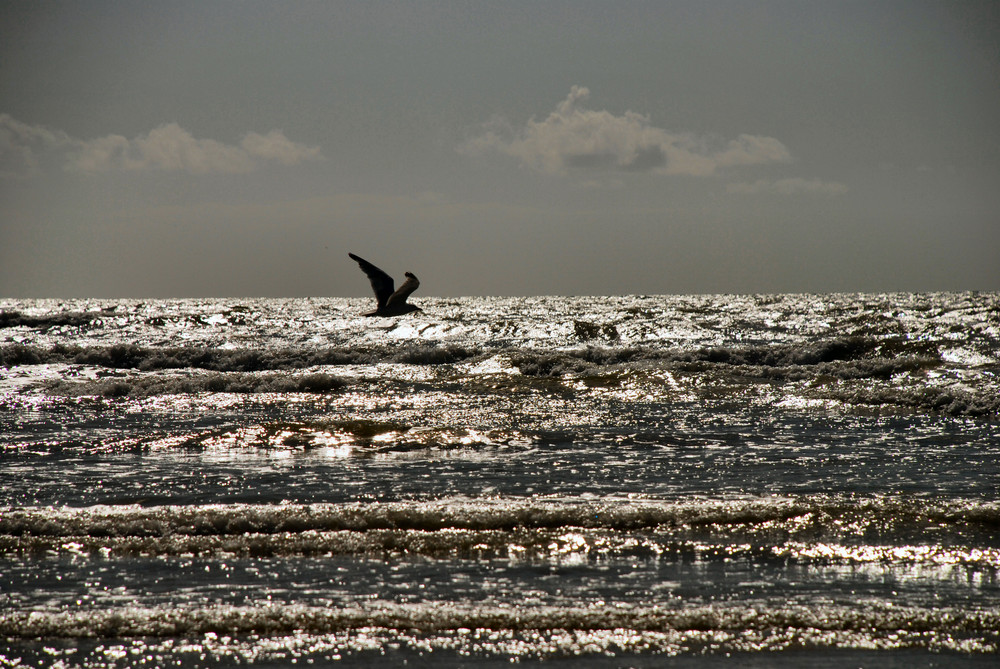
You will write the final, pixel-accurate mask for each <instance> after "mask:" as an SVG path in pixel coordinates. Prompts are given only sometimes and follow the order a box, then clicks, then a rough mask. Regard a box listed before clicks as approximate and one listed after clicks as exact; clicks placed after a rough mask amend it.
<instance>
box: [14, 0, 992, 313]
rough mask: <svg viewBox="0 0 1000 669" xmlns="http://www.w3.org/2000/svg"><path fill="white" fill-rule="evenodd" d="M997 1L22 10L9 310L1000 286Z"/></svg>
mask: <svg viewBox="0 0 1000 669" xmlns="http://www.w3.org/2000/svg"><path fill="white" fill-rule="evenodd" d="M998 7H1000V4H998V3H995V2H991V1H989V0H987V1H985V2H945V1H943V0H942V1H933V2H921V1H918V0H906V1H904V2H886V1H878V0H874V1H873V0H864V1H862V2H843V1H839V0H838V1H829V2H806V1H802V0H796V1H793V2H750V1H743V0H740V1H738V2H722V1H716V0H695V1H692V2H642V3H633V2H622V1H616V2H583V1H574V2H565V3H564V2H536V1H529V2H517V1H503V2H485V1H482V2H480V1H477V2H461V3H459V2H402V3H389V2H371V1H369V0H365V1H362V2H335V3H328V2H308V3H307V2H254V1H242V2H215V1H213V0H197V1H195V2H175V1H171V2H143V1H136V2H98V1H88V2H76V1H74V2H35V1H30V2H13V1H9V0H7V1H5V2H3V3H2V4H0V296H3V297H188V296H194V297H197V296H232V297H241V296H289V297H294V296H361V295H366V294H368V292H369V288H368V285H367V281H366V279H365V277H364V275H363V274H361V272H360V271H359V270H358V268H357V266H356V265H355V264H354V263H353V262H351V261H350V260H349V259H348V258H347V252H348V251H353V252H355V253H357V254H359V255H361V256H363V257H365V258H367V259H368V260H370V261H372V262H374V263H375V264H376V265H379V266H380V267H382V268H383V269H385V270H386V271H388V272H389V273H390V274H392V275H394V276H396V277H397V281H399V280H401V278H402V273H403V272H404V271H406V270H409V271H412V272H414V273H416V274H417V276H419V277H420V280H421V283H422V285H421V288H420V292H419V293H417V295H416V296H415V298H418V297H419V296H420V295H439V296H458V295H538V294H594V295H602V294H609V295H610V294H625V293H642V294H657V293H722V292H725V293H759V292H834V291H890V290H893V291H894V290H903V291H927V290H1000V47H998V44H1000V9H998ZM417 301H419V300H417Z"/></svg>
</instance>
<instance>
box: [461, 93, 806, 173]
mask: <svg viewBox="0 0 1000 669" xmlns="http://www.w3.org/2000/svg"><path fill="white" fill-rule="evenodd" d="M589 95H590V91H589V90H588V89H587V88H584V87H582V86H573V88H572V89H571V90H570V93H569V96H568V97H567V98H566V99H565V100H563V101H562V102H560V103H559V104H558V105H557V106H556V109H555V111H553V112H552V113H551V114H549V115H548V117H546V118H545V120H543V121H536V120H534V119H531V120H529V121H528V122H527V123H526V124H525V125H524V126H523V127H520V128H512V127H511V126H510V125H509V124H507V123H506V122H504V121H502V120H495V121H493V122H492V123H490V124H487V126H486V127H485V129H484V132H483V134H481V135H479V136H477V137H474V138H472V139H471V140H469V141H467V142H465V143H464V144H463V145H462V146H461V147H460V149H459V150H460V151H461V152H462V153H465V154H468V155H481V154H484V153H490V152H498V153H502V154H505V155H508V156H512V157H514V158H517V159H518V160H519V161H520V163H521V164H522V165H524V166H525V167H528V168H530V169H534V170H537V171H539V172H543V173H547V174H567V173H569V172H573V171H578V170H580V171H583V170H586V171H598V170H600V171H612V172H652V173H656V174H665V175H675V174H684V175H691V176H707V175H711V174H713V173H715V172H716V171H717V170H719V169H723V168H728V167H735V166H740V165H761V164H766V163H783V162H789V161H790V160H791V154H790V153H789V152H788V149H787V148H785V146H784V145H783V144H782V143H781V142H780V141H778V140H777V139H774V138H773V137H763V136H759V135H746V134H744V135H740V136H739V137H737V138H736V139H733V140H729V141H724V140H719V139H716V138H712V137H703V136H698V135H695V134H692V133H680V132H671V131H668V130H664V129H662V128H657V127H656V126H654V125H652V124H651V122H650V119H649V117H648V116H645V115H642V114H637V113H635V112H631V111H627V112H625V113H624V114H622V115H621V116H616V115H614V114H612V113H611V112H608V111H595V110H592V109H585V108H583V107H581V106H580V102H582V101H584V100H586V99H587V97H588V96H589Z"/></svg>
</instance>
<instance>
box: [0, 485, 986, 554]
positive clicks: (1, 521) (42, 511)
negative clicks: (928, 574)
mask: <svg viewBox="0 0 1000 669" xmlns="http://www.w3.org/2000/svg"><path fill="white" fill-rule="evenodd" d="M998 528H1000V504H997V503H973V502H962V503H958V502H947V503H934V502H921V503H914V502H913V501H911V500H903V499H870V500H864V501H850V500H838V499H825V498H799V499H792V498H789V499H784V498H782V499H761V500H743V501H721V500H719V501H711V500H702V501H691V502H658V501H641V502H640V501H590V502H582V501H580V502H574V501H565V500H563V501H556V500H537V499H532V500H519V499H506V500H442V501H435V502H393V503H361V502H357V503H349V504H315V505H292V504H281V505H242V504H236V505H210V506H191V507H177V506H171V507H149V508H145V507H141V506H124V507H106V506H98V507H86V508H63V509H51V508H8V509H3V510H0V552H2V553H23V554H38V553H48V554H52V553H60V552H66V553H77V554H81V553H86V554H116V555H118V554H120V555H135V554H141V555H182V554H198V555H223V554H228V555H244V556H253V557H261V556H275V555H331V554H355V553H356V554H364V553H384V552H399V553H407V554H424V555H430V556H436V555H451V556H454V555H459V556H462V555H466V556H468V555H480V556H481V555H484V554H490V555H498V554H499V555H505V556H512V555H516V556H518V557H530V556H543V557H544V556H551V555H559V554H567V553H576V554H590V555H594V556H597V555H612V554H635V555H646V556H648V557H659V558H664V557H666V558H669V557H674V558H676V557H679V556H684V555H687V556H698V557H701V558H713V557H720V558H727V559H732V558H734V557H736V556H738V555H745V556H756V557H768V556H770V557H773V558H781V559H786V558H792V557H794V558H797V559H816V560H820V559H822V560H842V561H847V562H866V561H872V560H876V559H877V560H884V561H902V562H913V563H918V562H926V563H929V564H966V565H973V566H978V567H983V568H1000V543H998V542H997V541H996V540H995V539H996V536H998V535H997V530H998ZM929 532H933V535H934V536H935V539H936V540H937V542H938V543H937V544H934V545H928V544H926V543H925V540H926V535H927V533H929ZM890 536H891V537H892V538H893V539H892V542H890V543H889V544H883V543H882V541H884V538H886V537H890ZM909 539H914V540H916V541H924V543H923V544H921V545H910V544H907V543H902V544H900V543H899V542H900V541H903V542H906V541H907V540H909ZM945 540H947V541H945ZM948 542H952V543H948ZM970 542H973V543H975V542H978V544H977V545H978V548H977V549H975V551H970V550H968V549H966V548H963V546H964V545H971V544H970Z"/></svg>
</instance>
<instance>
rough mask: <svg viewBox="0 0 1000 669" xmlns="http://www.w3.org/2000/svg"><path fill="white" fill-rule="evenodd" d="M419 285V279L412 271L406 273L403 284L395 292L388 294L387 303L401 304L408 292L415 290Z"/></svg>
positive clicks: (408, 294)
mask: <svg viewBox="0 0 1000 669" xmlns="http://www.w3.org/2000/svg"><path fill="white" fill-rule="evenodd" d="M419 287H420V280H419V279H417V276H416V275H415V274H414V273H413V272H407V273H406V281H404V282H403V285H402V286H400V287H399V290H397V291H396V292H395V293H393V294H392V295H390V296H389V302H388V303H389V304H402V303H403V302H406V298H408V297H409V296H410V293H412V292H413V291H415V290H416V289H417V288H419Z"/></svg>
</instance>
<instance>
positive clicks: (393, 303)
mask: <svg viewBox="0 0 1000 669" xmlns="http://www.w3.org/2000/svg"><path fill="white" fill-rule="evenodd" d="M347 255H349V256H351V259H352V260H354V261H355V262H357V263H358V265H360V266H361V269H362V270H363V271H364V273H365V274H367V275H368V280H369V281H371V283H372V290H374V291H375V304H376V308H375V311H369V312H368V313H366V314H363V315H365V316H402V315H403V314H408V313H410V312H411V311H420V307H417V306H414V305H412V304H410V303H409V302H407V301H406V298H407V297H409V296H410V293H412V292H413V291H415V290H416V289H417V288H418V287H419V286H420V281H419V280H418V279H417V277H416V276H415V275H414V274H413V273H412V272H407V273H406V274H405V275H404V276H406V281H404V282H403V285H402V286H400V287H399V290H394V287H395V282H394V281H393V280H392V277H391V276H389V275H388V274H386V273H385V272H383V271H382V270H380V269H379V268H378V267H376V266H375V265H373V264H371V263H370V262H368V261H367V260H365V259H364V258H360V257H358V256H356V255H354V254H353V253H348V254H347Z"/></svg>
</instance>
